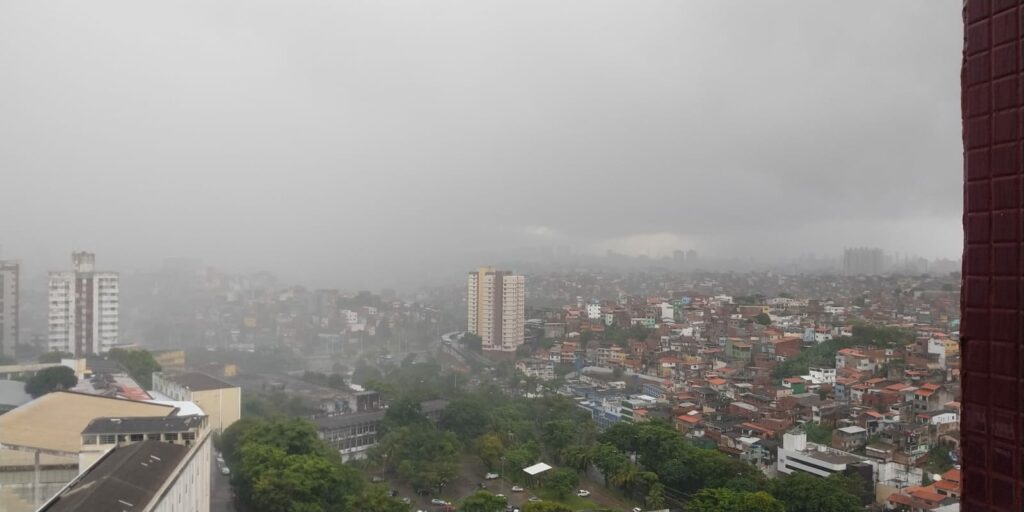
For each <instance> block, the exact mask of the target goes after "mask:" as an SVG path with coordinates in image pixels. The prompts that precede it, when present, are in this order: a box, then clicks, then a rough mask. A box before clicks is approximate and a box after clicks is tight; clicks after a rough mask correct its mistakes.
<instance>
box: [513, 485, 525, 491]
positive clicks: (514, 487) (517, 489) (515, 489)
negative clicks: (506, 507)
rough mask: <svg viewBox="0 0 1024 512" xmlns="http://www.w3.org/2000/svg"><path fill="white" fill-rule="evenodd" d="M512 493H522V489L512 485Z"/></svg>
mask: <svg viewBox="0 0 1024 512" xmlns="http://www.w3.org/2000/svg"><path fill="white" fill-rule="evenodd" d="M512 492H523V488H522V487H519V486H518V485H513V486H512Z"/></svg>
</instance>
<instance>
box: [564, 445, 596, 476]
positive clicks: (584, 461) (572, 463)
mask: <svg viewBox="0 0 1024 512" xmlns="http://www.w3.org/2000/svg"><path fill="white" fill-rule="evenodd" d="M593 453H594V451H593V450H592V449H591V447H589V446H584V445H580V444H574V445H572V446H567V447H566V448H565V450H562V455H561V459H562V461H563V462H564V463H565V464H566V465H568V466H569V467H571V468H573V469H575V470H576V471H579V472H585V471H587V469H589V468H590V465H591V464H593V462H594V459H593Z"/></svg>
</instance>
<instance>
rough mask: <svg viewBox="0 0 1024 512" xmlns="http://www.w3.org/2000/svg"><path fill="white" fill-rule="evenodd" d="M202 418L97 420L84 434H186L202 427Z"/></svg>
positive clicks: (169, 417) (166, 417)
mask: <svg viewBox="0 0 1024 512" xmlns="http://www.w3.org/2000/svg"><path fill="white" fill-rule="evenodd" d="M202 424H203V417H202V416H165V417H152V416H143V417H141V418H140V417H128V418H96V419H94V420H92V421H90V422H89V424H88V425H86V427H85V429H84V430H82V433H83V434H145V433H148V432H184V431H188V430H192V429H195V428H199V427H201V426H202Z"/></svg>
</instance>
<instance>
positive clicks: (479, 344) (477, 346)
mask: <svg viewBox="0 0 1024 512" xmlns="http://www.w3.org/2000/svg"><path fill="white" fill-rule="evenodd" d="M461 342H462V344H463V345H465V346H466V349H468V350H470V351H473V352H477V353H480V352H482V351H483V347H484V345H483V343H484V340H483V338H481V337H480V336H477V335H476V334H473V333H469V332H467V333H466V334H464V335H463V336H462V340H461Z"/></svg>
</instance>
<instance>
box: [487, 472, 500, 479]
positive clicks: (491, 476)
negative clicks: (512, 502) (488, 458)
mask: <svg viewBox="0 0 1024 512" xmlns="http://www.w3.org/2000/svg"><path fill="white" fill-rule="evenodd" d="M498 476H499V475H498V474H497V473H487V474H486V475H484V480H494V479H495V478H498Z"/></svg>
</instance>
